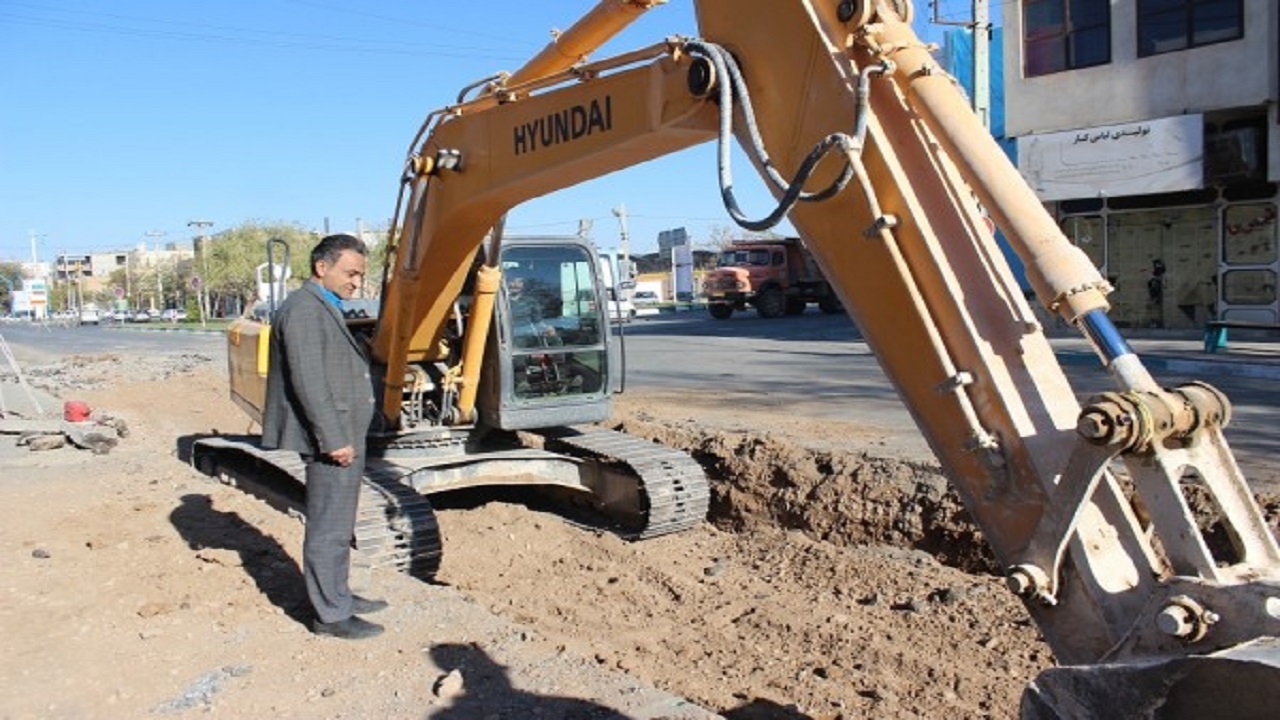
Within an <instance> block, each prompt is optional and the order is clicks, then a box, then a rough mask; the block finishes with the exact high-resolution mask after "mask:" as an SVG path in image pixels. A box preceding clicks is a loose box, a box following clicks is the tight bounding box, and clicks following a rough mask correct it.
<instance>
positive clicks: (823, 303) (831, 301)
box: [818, 295, 844, 315]
mask: <svg viewBox="0 0 1280 720" xmlns="http://www.w3.org/2000/svg"><path fill="white" fill-rule="evenodd" d="M818 309H819V310H821V311H822V312H824V313H826V314H828V315H835V314H836V313H841V312H844V305H841V304H840V298H838V297H836V296H835V295H828V296H826V297H824V298H822V299H821V300H819V301H818Z"/></svg>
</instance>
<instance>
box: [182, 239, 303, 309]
mask: <svg viewBox="0 0 1280 720" xmlns="http://www.w3.org/2000/svg"><path fill="white" fill-rule="evenodd" d="M272 238H280V239H281V240H283V241H284V242H285V244H286V245H288V248H289V252H288V255H289V268H290V270H292V273H293V279H292V282H291V283H290V285H291V287H296V286H297V285H299V284H301V282H302V281H303V280H305V279H306V278H307V277H308V276H309V275H310V274H311V272H310V270H309V269H308V267H307V266H308V264H309V262H308V258H309V256H310V253H311V248H312V247H314V246H315V244H316V242H317V241H318V240H319V237H317V236H316V234H315V233H313V232H311V231H309V230H307V229H305V228H303V227H301V226H300V225H297V224H285V223H271V224H266V223H259V222H256V221H250V222H247V223H244V224H242V225H239V226H237V227H234V228H231V229H230V230H225V231H223V232H220V233H218V234H216V235H214V236H213V237H212V238H210V239H208V240H207V242H208V246H207V248H201V250H208V253H207V254H206V256H205V257H201V254H200V252H197V255H196V259H195V264H194V269H195V270H196V271H197V273H198V274H200V275H201V276H202V282H204V284H205V288H206V290H207V292H209V293H210V300H211V303H210V306H211V307H221V308H223V309H224V310H227V311H232V312H237V311H241V310H242V309H251V308H252V307H253V305H254V303H255V302H257V299H258V286H257V282H258V280H257V271H258V266H259V265H262V264H264V263H266V262H267V242H268V241H269V240H271V239H272ZM272 250H273V252H274V253H275V256H274V259H275V261H276V262H277V263H279V262H282V261H283V260H284V257H283V253H281V252H280V251H279V247H278V246H275V247H273V248H272Z"/></svg>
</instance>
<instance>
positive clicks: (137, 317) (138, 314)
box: [129, 310, 151, 323]
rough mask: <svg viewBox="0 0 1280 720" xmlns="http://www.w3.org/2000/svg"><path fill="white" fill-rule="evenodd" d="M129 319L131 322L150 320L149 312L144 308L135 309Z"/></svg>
mask: <svg viewBox="0 0 1280 720" xmlns="http://www.w3.org/2000/svg"><path fill="white" fill-rule="evenodd" d="M129 319H130V320H132V321H133V322H142V323H143V322H151V313H149V312H147V311H146V310H135V311H134V313H133V316H132V317H131V318H129Z"/></svg>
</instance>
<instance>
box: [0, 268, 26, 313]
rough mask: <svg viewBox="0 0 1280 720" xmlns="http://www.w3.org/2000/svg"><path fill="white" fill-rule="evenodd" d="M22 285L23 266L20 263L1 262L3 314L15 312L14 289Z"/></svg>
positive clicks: (0, 294) (0, 290)
mask: <svg viewBox="0 0 1280 720" xmlns="http://www.w3.org/2000/svg"><path fill="white" fill-rule="evenodd" d="M21 285H22V266H21V265H19V264H18V263H12V262H0V309H2V312H3V314H5V315H11V314H13V291H14V290H17V289H18V288H19V287H20V286H21Z"/></svg>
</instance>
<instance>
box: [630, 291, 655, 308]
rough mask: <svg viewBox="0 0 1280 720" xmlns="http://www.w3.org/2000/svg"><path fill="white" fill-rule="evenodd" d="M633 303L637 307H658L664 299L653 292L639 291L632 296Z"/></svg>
mask: <svg viewBox="0 0 1280 720" xmlns="http://www.w3.org/2000/svg"><path fill="white" fill-rule="evenodd" d="M631 302H633V303H635V304H636V305H657V304H658V303H660V302H662V299H661V298H659V297H658V293H656V292H654V291H652V290H637V291H636V294H635V295H632V296H631Z"/></svg>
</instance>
